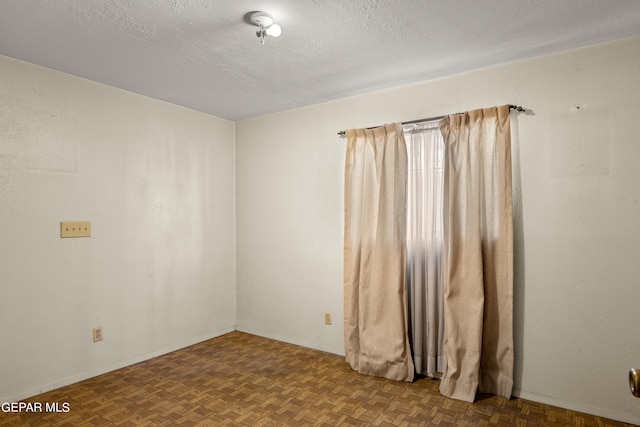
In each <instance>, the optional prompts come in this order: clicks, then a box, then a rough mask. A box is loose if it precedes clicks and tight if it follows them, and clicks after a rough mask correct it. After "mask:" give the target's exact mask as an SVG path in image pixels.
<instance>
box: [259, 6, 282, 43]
mask: <svg viewBox="0 0 640 427" xmlns="http://www.w3.org/2000/svg"><path fill="white" fill-rule="evenodd" d="M251 23H252V24H253V25H256V26H258V27H260V29H259V30H258V31H256V36H258V37H259V38H260V43H262V44H264V37H265V36H272V37H279V36H280V34H282V28H280V25H278V24H274V23H273V18H272V17H271V15H269V14H268V13H264V12H255V13H253V14H252V15H251Z"/></svg>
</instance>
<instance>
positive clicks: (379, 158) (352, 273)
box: [344, 123, 414, 381]
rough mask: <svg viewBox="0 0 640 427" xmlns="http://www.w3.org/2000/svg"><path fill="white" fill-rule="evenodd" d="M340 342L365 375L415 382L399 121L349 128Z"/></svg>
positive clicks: (404, 163) (403, 159)
mask: <svg viewBox="0 0 640 427" xmlns="http://www.w3.org/2000/svg"><path fill="white" fill-rule="evenodd" d="M346 135H347V152H346V161H345V234H344V304H345V307H344V334H345V336H344V339H345V353H346V360H347V362H348V363H349V364H350V365H351V367H352V368H353V369H354V370H356V371H358V372H360V373H362V374H368V375H375V376H381V377H385V378H389V379H393V380H399V381H412V380H413V376H414V365H413V361H412V360H411V350H410V348H409V341H408V336H407V300H406V284H405V280H406V278H405V273H406V270H405V268H406V267H405V265H406V264H405V263H406V187H407V151H406V145H405V141H404V137H403V132H402V126H401V125H400V124H399V123H396V124H391V125H386V126H382V127H378V128H375V129H352V130H348V131H347V132H346Z"/></svg>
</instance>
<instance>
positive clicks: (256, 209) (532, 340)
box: [236, 38, 640, 423]
mask: <svg viewBox="0 0 640 427" xmlns="http://www.w3.org/2000/svg"><path fill="white" fill-rule="evenodd" d="M638 76H640V38H633V39H627V40H623V41H619V42H615V43H610V44H604V45H599V46H593V47H589V48H585V49H580V50H574V51H570V52H565V53H561V54H557V55H552V56H546V57H541V58H537V59H533V60H529V61H524V62H518V63H513V64H508V65H504V66H499V67H494V68H491V69H486V70H480V71H476V72H472V73H467V74H463V75H458V76H453V77H450V78H444V79H440V80H436V81H430V82H425V83H421V84H416V85H410V86H403V87H398V88H395V89H391V90H386V91H381V92H375V93H369V94H366V95H361V96H355V97H350V98H347V99H342V100H339V101H335V102H330V103H326V104H321V105H315V106H312V107H308V108H301V109H297V110H293V111H288V112H283V113H279V114H273V115H270V116H265V117H261V118H256V119H252V120H246V121H242V122H239V123H238V124H237V126H236V132H237V135H236V144H237V152H236V156H237V160H236V161H237V166H236V167H237V263H238V269H237V325H238V329H240V330H244V331H247V332H251V333H255V334H259V335H264V336H267V337H272V338H277V339H280V340H284V341H289V342H293V343H298V344H303V345H306V346H310V347H315V348H319V349H323V350H327V351H331V352H334V353H343V342H342V326H343V324H342V317H343V307H342V227H343V222H342V221H343V219H342V207H343V190H342V183H343V167H344V141H343V140H341V139H339V138H338V137H337V136H336V132H337V131H339V130H342V129H346V128H352V127H360V126H373V125H378V124H383V123H386V122H393V121H402V120H411V119H418V118H421V117H431V116H436V115H440V114H443V113H449V112H457V111H464V110H468V109H474V108H480V107H486V106H493V105H500V104H506V103H516V104H520V105H523V106H525V107H527V108H528V109H529V110H530V111H531V114H514V115H513V116H512V117H513V125H512V129H513V130H512V132H513V144H514V147H513V148H514V151H513V156H514V180H515V184H516V185H515V192H516V194H515V199H514V200H515V202H514V204H515V210H514V211H515V216H516V218H515V228H516V229H515V240H516V241H515V248H516V256H515V263H516V265H515V269H516V272H515V275H516V277H515V320H514V322H515V333H516V337H515V343H516V370H515V387H516V388H517V389H518V390H517V392H518V394H519V395H520V396H522V397H526V398H530V399H533V400H537V401H541V402H546V403H551V404H555V405H559V406H563V407H569V408H572V409H577V410H582V411H586V412H590V413H595V414H599V415H603V416H607V417H611V418H616V419H621V420H626V421H629V422H633V423H640V404H639V402H640V401H638V400H637V399H635V398H633V397H632V396H631V394H630V393H629V389H628V381H627V375H628V371H629V369H630V368H632V367H640V340H638V339H637V336H638V321H637V319H636V317H637V301H638V300H640V282H639V280H640V279H639V278H638V273H637V267H638V264H640V167H638V165H637V163H638V160H639V159H640V140H639V139H640V136H639V129H640V128H639V127H638V117H640V78H639V77H638ZM327 311H328V312H332V313H333V320H334V322H333V325H331V326H325V325H324V324H323V320H324V318H323V313H324V312H327Z"/></svg>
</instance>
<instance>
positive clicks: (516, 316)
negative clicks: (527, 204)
mask: <svg viewBox="0 0 640 427" xmlns="http://www.w3.org/2000/svg"><path fill="white" fill-rule="evenodd" d="M518 115H519V114H512V115H511V159H512V176H513V188H512V191H513V346H514V348H513V353H514V366H513V382H514V384H513V388H514V389H518V390H519V389H520V387H521V386H522V368H523V359H522V357H523V354H524V348H523V346H524V344H523V343H524V337H523V335H524V301H525V299H524V297H525V274H524V273H525V265H524V259H525V257H524V252H525V249H524V248H525V245H524V222H523V213H522V212H523V209H522V207H523V205H522V203H523V201H522V180H521V178H522V177H521V171H520V135H519V133H518V129H519V127H520V126H518Z"/></svg>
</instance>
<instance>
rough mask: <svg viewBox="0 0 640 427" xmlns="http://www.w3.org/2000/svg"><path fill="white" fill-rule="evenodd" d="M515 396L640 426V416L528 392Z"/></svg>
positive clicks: (516, 392)
mask: <svg viewBox="0 0 640 427" xmlns="http://www.w3.org/2000/svg"><path fill="white" fill-rule="evenodd" d="M512 394H513V396H514V397H519V398H521V399H526V400H531V401H533V402H538V403H544V404H545V405H551V406H556V407H558V408H565V409H570V410H572V411H577V412H584V413H585V414H589V415H595V416H596V417H603V418H609V419H611V420H616V421H621V422H624V423H629V424H634V425H640V416H634V415H631V414H625V413H620V412H616V411H610V410H608V409H603V408H599V407H596V406H591V405H583V404H580V403H575V402H570V401H567V400H562V399H558V398H555V397H552V396H545V395H542V394H537V393H530V392H528V391H522V390H517V389H514V390H513V393H512Z"/></svg>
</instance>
